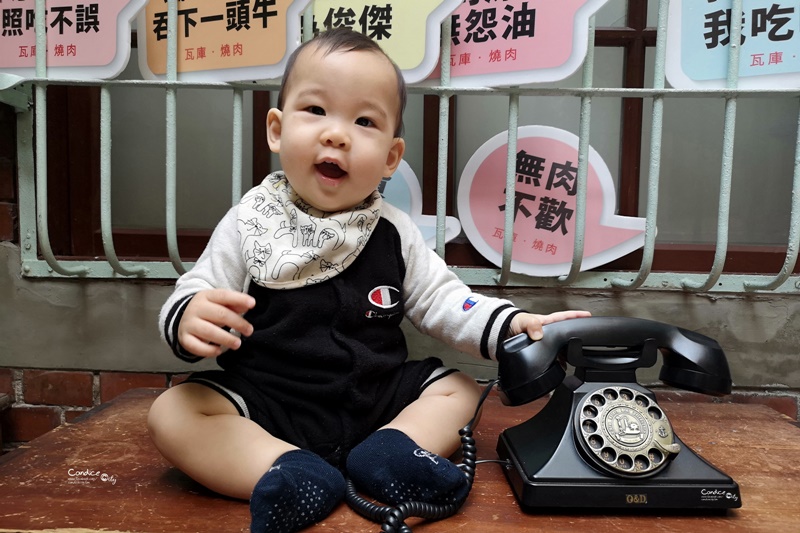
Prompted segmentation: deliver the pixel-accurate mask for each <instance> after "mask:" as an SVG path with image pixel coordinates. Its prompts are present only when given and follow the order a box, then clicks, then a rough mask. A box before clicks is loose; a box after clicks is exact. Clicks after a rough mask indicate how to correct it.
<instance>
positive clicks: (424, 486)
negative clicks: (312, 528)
mask: <svg viewBox="0 0 800 533" xmlns="http://www.w3.org/2000/svg"><path fill="white" fill-rule="evenodd" d="M347 473H348V475H349V476H350V479H352V481H353V483H354V484H355V486H356V487H358V488H359V489H360V490H363V491H364V492H366V493H367V494H369V495H370V496H371V497H373V498H376V499H377V500H379V501H381V502H383V503H386V504H389V505H398V504H400V503H402V502H408V501H418V502H425V503H434V504H450V503H456V502H458V501H461V500H462V499H463V498H465V497H466V496H467V494H468V492H469V482H468V481H467V476H466V475H465V474H464V472H463V471H462V470H461V469H460V468H458V467H457V466H456V465H455V464H453V463H451V462H450V461H448V460H447V459H445V458H444V457H440V456H438V455H436V454H434V453H431V452H429V451H427V450H424V449H422V448H420V447H419V446H418V445H417V443H415V442H414V441H413V440H411V438H409V437H408V436H407V435H406V434H405V433H403V432H401V431H398V430H395V429H382V430H380V431H377V432H375V433H373V434H372V435H370V436H369V437H367V439H366V440H364V442H362V443H361V444H359V445H358V446H356V447H355V448H353V450H352V451H351V452H350V455H349V456H348V457H347Z"/></svg>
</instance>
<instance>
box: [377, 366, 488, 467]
mask: <svg viewBox="0 0 800 533" xmlns="http://www.w3.org/2000/svg"><path fill="white" fill-rule="evenodd" d="M480 395H481V391H480V387H478V384H477V383H476V382H475V380H474V379H472V378H471V377H469V376H467V375H466V374H462V373H461V372H455V373H453V374H450V375H448V376H445V377H443V378H442V379H440V380H438V381H436V382H434V383H432V384H431V385H430V386H428V387H427V388H426V389H425V390H424V391H422V394H421V395H420V397H419V398H418V399H417V400H416V401H415V402H413V403H412V404H411V405H409V406H408V407H406V408H405V409H403V411H401V412H400V414H399V415H398V416H397V418H395V419H394V420H392V421H391V422H390V423H389V424H387V425H386V426H385V427H386V428H393V429H397V430H399V431H402V432H403V433H405V434H406V435H408V436H409V437H411V439H412V440H413V441H414V442H416V443H417V444H419V445H420V446H421V447H422V448H425V449H426V450H428V451H430V452H433V453H435V454H437V455H441V456H443V457H449V456H450V455H452V454H453V452H455V451H456V449H458V447H459V445H460V442H461V437H460V436H459V434H458V431H459V430H460V429H461V428H463V427H464V426H465V425H467V422H469V421H470V420H471V419H472V417H473V416H474V414H475V409H476V408H477V405H478V399H479V398H480Z"/></svg>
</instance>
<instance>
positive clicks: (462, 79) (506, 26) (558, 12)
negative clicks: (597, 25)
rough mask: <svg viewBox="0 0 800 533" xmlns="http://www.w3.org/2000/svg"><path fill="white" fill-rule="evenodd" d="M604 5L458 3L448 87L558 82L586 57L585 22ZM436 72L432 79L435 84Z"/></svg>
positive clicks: (581, 0)
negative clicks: (459, 4) (459, 5)
mask: <svg viewBox="0 0 800 533" xmlns="http://www.w3.org/2000/svg"><path fill="white" fill-rule="evenodd" d="M606 2H607V0H559V1H557V2H556V1H553V0H484V1H481V2H478V1H475V0H464V2H463V3H462V4H461V7H459V8H458V9H456V11H455V13H453V16H452V19H451V22H452V24H451V35H452V44H451V50H450V84H451V85H453V86H455V87H464V86H488V87H493V86H500V85H522V84H526V83H537V82H550V81H558V80H562V79H564V78H566V77H568V76H570V75H571V74H572V73H573V72H575V71H576V70H577V69H578V67H579V66H580V65H581V63H583V59H584V58H585V57H586V50H587V46H588V41H589V19H590V18H591V16H592V15H594V13H595V12H596V11H597V10H598V9H600V7H602V6H603V5H604V4H605V3H606ZM440 76H441V72H440V71H439V69H437V70H436V71H435V72H434V74H433V75H432V78H436V79H438V78H439V77H440Z"/></svg>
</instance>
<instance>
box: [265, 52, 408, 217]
mask: <svg viewBox="0 0 800 533" xmlns="http://www.w3.org/2000/svg"><path fill="white" fill-rule="evenodd" d="M399 107H400V101H399V97H398V94H397V77H396V74H395V71H394V68H393V67H392V65H391V64H390V63H389V61H388V60H387V59H386V58H385V57H383V56H382V55H380V54H376V53H374V52H367V51H359V52H332V53H330V54H328V55H323V53H322V52H320V51H319V50H317V49H316V48H315V47H314V46H313V45H312V46H309V47H308V48H306V49H305V50H303V51H302V52H301V53H300V55H299V56H298V57H297V61H296V63H295V66H294V70H293V71H292V74H291V78H290V79H289V81H288V85H287V90H286V97H285V101H284V103H283V110H282V111H279V110H277V109H272V110H270V112H269V114H268V116H267V135H268V139H269V146H270V149H271V150H272V151H273V152H276V153H279V154H280V160H281V166H282V167H283V170H284V172H285V173H286V177H287V178H288V180H289V182H290V183H291V185H292V187H293V188H294V189H295V191H297V193H298V194H299V195H300V197H301V198H303V200H305V201H306V202H308V203H309V204H311V205H312V206H313V207H316V208H317V209H320V210H322V211H328V212H331V211H341V210H345V209H349V208H351V207H353V206H356V205H358V204H360V203H361V202H363V201H364V199H366V198H367V197H368V196H369V195H370V194H372V192H373V191H374V190H375V189H376V188H377V187H378V185H379V184H380V181H381V179H382V178H384V177H389V176H391V175H392V173H394V171H395V169H396V168H397V166H398V165H399V164H400V160H401V159H402V157H403V151H404V149H405V144H404V142H403V140H402V139H400V138H395V137H394V131H395V127H396V122H397V114H398V110H399Z"/></svg>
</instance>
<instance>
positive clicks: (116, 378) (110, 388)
mask: <svg viewBox="0 0 800 533" xmlns="http://www.w3.org/2000/svg"><path fill="white" fill-rule="evenodd" d="M186 375H187V374H149V373H138V372H92V371H65V370H38V369H12V368H0V395H3V394H5V395H7V396H9V398H10V407H9V408H7V409H5V410H4V411H3V412H2V413H0V435H2V443H3V451H8V450H9V449H12V448H15V447H17V446H18V445H19V444H21V443H24V442H27V441H29V440H32V439H35V438H36V437H38V436H39V435H42V434H43V433H46V432H48V431H50V430H51V429H53V428H55V427H57V426H59V425H61V424H64V423H69V422H72V421H73V420H75V419H76V418H78V417H79V416H81V415H83V414H84V413H86V412H87V411H89V410H91V409H92V408H93V407H96V406H98V405H100V404H102V403H104V402H107V401H109V400H111V399H113V398H115V397H117V396H119V395H120V394H122V393H123V392H125V391H127V390H129V389H135V388H140V387H160V388H163V387H168V386H172V385H175V384H177V383H180V382H181V381H183V380H184V379H185V378H186Z"/></svg>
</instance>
